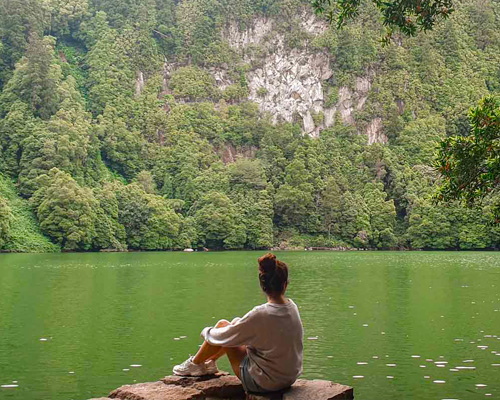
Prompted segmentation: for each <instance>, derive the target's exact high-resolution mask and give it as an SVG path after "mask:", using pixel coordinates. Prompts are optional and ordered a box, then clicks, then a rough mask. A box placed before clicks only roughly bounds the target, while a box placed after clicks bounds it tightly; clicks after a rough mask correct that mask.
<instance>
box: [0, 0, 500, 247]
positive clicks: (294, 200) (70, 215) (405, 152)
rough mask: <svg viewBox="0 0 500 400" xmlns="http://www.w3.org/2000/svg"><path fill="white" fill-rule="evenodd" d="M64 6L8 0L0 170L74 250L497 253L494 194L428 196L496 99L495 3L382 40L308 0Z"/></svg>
mask: <svg viewBox="0 0 500 400" xmlns="http://www.w3.org/2000/svg"><path fill="white" fill-rule="evenodd" d="M63 3H64V4H63V5H61V3H60V2H59V1H58V2H57V3H56V2H55V1H48V2H40V1H38V0H33V1H31V2H28V3H22V5H20V4H17V2H13V1H8V0H0V10H1V12H0V37H1V43H2V45H1V47H0V85H1V88H2V93H1V95H0V118H1V119H0V145H1V147H0V151H1V163H0V172H1V173H2V174H4V176H7V177H10V178H12V179H15V180H16V181H17V182H18V185H17V188H16V190H17V192H18V195H19V196H20V197H22V198H23V199H30V205H31V206H32V207H33V210H34V212H35V215H36V220H37V222H38V225H39V228H40V230H41V231H42V232H43V233H44V234H45V235H47V236H48V237H50V238H51V240H52V241H53V242H54V243H56V244H57V245H58V246H61V247H62V248H63V249H65V250H100V249H118V250H124V249H127V248H128V249H146V250H162V249H180V248H185V247H201V246H205V247H209V248H217V249H220V248H225V249H239V248H250V249H254V248H269V247H272V246H282V247H304V246H321V247H323V246H326V247H334V246H347V247H359V248H375V249H387V248H403V249H483V248H497V247H498V245H499V240H500V236H499V231H498V229H497V228H496V227H492V226H490V225H489V224H490V221H491V205H492V204H494V203H495V202H496V201H497V196H496V195H493V196H490V198H488V199H487V200H486V202H485V203H484V204H483V205H482V208H477V209H466V208H464V207H463V206H462V205H460V204H455V203H454V204H448V205H443V204H440V205H436V204H434V203H433V202H432V201H431V199H430V195H431V194H432V193H433V192H434V190H435V185H436V180H437V179H438V177H437V174H436V172H435V170H434V168H433V162H434V153H435V149H436V146H437V143H438V142H439V141H440V140H441V139H443V138H444V137H446V136H447V135H451V134H463V133H465V132H467V131H468V129H469V124H468V110H469V107H471V106H474V105H476V104H477V102H478V101H479V100H480V99H481V98H482V97H484V96H485V95H488V94H491V93H500V68H499V65H500V28H499V26H500V23H499V22H500V7H499V4H498V2H495V1H492V0H466V1H457V2H456V10H455V11H454V12H453V13H452V14H451V16H450V18H449V19H448V20H446V21H444V22H442V23H441V24H439V25H438V26H436V27H435V29H434V30H433V31H431V32H428V33H420V34H419V35H418V36H417V37H414V38H407V37H403V36H401V35H394V36H393V39H392V41H391V43H390V44H389V45H388V46H382V44H381V41H380V39H381V37H382V35H383V34H384V30H383V27H382V25H381V23H380V18H379V15H378V13H377V10H376V9H375V7H374V6H373V5H372V4H371V3H366V4H363V7H362V9H361V13H360V15H359V16H358V17H357V18H356V20H355V21H352V22H350V23H349V24H348V25H347V26H346V27H345V28H344V29H342V30H336V29H335V28H334V27H331V26H329V25H328V24H327V23H326V22H325V21H324V20H322V19H321V18H320V17H317V16H314V15H313V14H312V12H311V10H310V7H309V3H308V2H301V1H299V0H280V1H249V0H186V1H183V2H180V3H177V2H175V1H173V0H169V1H160V0H158V1H156V2H155V1H153V0H144V1H139V2H135V3H129V2H123V1H121V0H119V1H116V0H114V1H111V0H100V1H96V0H65V1H64V2H63ZM39 10H41V12H39ZM2 196H3V197H6V196H5V195H4V194H3V193H2ZM15 201H25V200H16V199H13V198H12V196H10V197H9V196H7V197H6V199H4V201H3V203H5V204H7V205H8V206H10V208H11V209H14V207H13V204H14V203H13V202H15ZM1 204H2V203H1V198H0V205H1ZM19 204H20V203H19ZM23 204H24V203H23ZM7 214H8V213H2V212H1V211H0V229H3V231H5V235H7V234H8V232H7V231H8V230H12V229H14V228H13V224H12V223H10V224H8V223H2V221H6V220H7V218H8V217H7ZM26 223H27V222H26ZM24 224H25V223H24V222H22V223H20V225H21V226H23V225H24ZM1 227H5V228H1ZM1 232H2V231H1V230H0V234H2V233H1ZM10 237H13V235H12V232H11V233H10ZM1 243H2V242H0V246H1ZM16 243H17V242H14V241H12V240H10V242H9V239H7V240H4V242H3V246H4V247H6V248H8V249H13V248H16V246H18V244H16ZM18 250H20V251H22V250H23V248H21V247H19V248H18Z"/></svg>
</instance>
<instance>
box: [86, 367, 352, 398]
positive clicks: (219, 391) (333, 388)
mask: <svg viewBox="0 0 500 400" xmlns="http://www.w3.org/2000/svg"><path fill="white" fill-rule="evenodd" d="M353 398H354V393H353V389H352V388H351V387H349V386H345V385H340V384H337V383H333V382H330V381H323V380H317V379H315V380H311V381H309V380H305V379H299V380H298V381H297V382H295V384H294V385H293V386H292V387H291V388H290V389H288V390H285V391H281V392H275V393H270V394H265V395H262V394H260V395H254V394H248V393H245V392H244V390H243V387H242V386H241V383H240V381H239V379H238V378H237V377H235V376H231V375H229V374H227V373H225V372H220V373H218V374H217V375H210V376H203V377H179V376H167V377H165V378H163V379H162V380H160V381H158V382H148V383H137V384H134V385H124V386H122V387H120V388H118V389H116V390H114V391H112V392H111V393H110V394H109V396H108V397H100V398H96V399H91V400H109V399H122V400H194V399H197V400H215V399H221V400H222V399H224V400H232V399H235V400H236V399H246V400H334V399H335V400H341V399H343V400H349V399H353Z"/></svg>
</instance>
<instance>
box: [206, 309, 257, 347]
mask: <svg viewBox="0 0 500 400" xmlns="http://www.w3.org/2000/svg"><path fill="white" fill-rule="evenodd" d="M258 325H259V316H258V311H256V309H255V308H254V309H253V310H251V311H250V312H248V313H247V314H246V315H245V316H243V317H242V318H235V319H234V320H233V321H232V322H231V324H230V325H227V326H224V327H222V328H214V327H206V328H205V329H203V331H201V336H202V337H203V338H204V339H205V340H206V341H207V342H208V343H210V344H211V345H214V346H221V347H237V346H242V345H249V344H251V343H252V340H253V338H254V337H255V333H256V331H257V328H258Z"/></svg>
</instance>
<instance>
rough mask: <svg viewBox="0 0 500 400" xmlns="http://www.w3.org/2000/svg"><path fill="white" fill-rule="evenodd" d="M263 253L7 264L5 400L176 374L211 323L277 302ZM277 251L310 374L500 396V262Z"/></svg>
mask: <svg viewBox="0 0 500 400" xmlns="http://www.w3.org/2000/svg"><path fill="white" fill-rule="evenodd" d="M262 253H263V252H243V251H242V252H220V253H218V252H213V253H211V252H209V253H170V252H158V253H83V254H76V253H75V254H1V255H0V385H17V387H4V388H0V399H2V400H3V399H16V400H46V399H47V400H48V399H50V400H69V399H74V400H85V399H88V398H91V397H99V396H102V395H105V394H107V393H108V391H110V390H112V389H114V388H116V387H118V386H120V385H123V384H126V383H133V382H146V381H153V380H157V379H159V378H161V377H163V376H165V375H169V374H171V370H172V366H173V365H175V364H177V363H179V362H181V361H183V360H184V359H185V358H186V357H187V356H188V354H189V353H191V354H194V353H195V352H196V349H197V346H198V345H199V344H200V341H201V339H200V336H199V334H200V331H201V329H202V328H203V327H205V326H210V325H213V324H214V323H215V322H216V321H217V320H218V319H221V318H226V319H231V318H233V317H235V316H242V315H243V314H245V313H246V312H247V311H248V310H250V309H251V308H252V307H253V306H255V305H257V304H260V303H262V302H264V301H265V299H264V297H263V295H262V294H261V292H260V288H259V284H258V279H257V263H256V259H257V257H258V256H259V255H261V254H262ZM277 255H278V258H280V259H282V260H283V261H285V262H287V263H288V265H289V267H290V274H291V276H290V281H291V282H290V285H289V291H288V295H289V297H291V298H292V299H293V300H294V301H295V302H296V303H297V304H298V305H299V307H300V312H301V315H302V319H303V323H304V330H305V340H304V345H305V348H304V373H303V377H305V378H310V379H314V378H321V379H329V380H333V381H336V382H340V383H343V384H348V385H352V386H354V388H355V396H356V399H359V400H368V399H373V400H381V399H384V400H387V399H398V400H399V399H425V400H431V399H438V400H439V399H473V398H485V397H486V398H496V399H498V398H500V311H499V310H500V253H488V252H346V253H337V252H278V253H277ZM132 365H140V366H135V367H133V366H132ZM219 368H221V369H225V370H230V367H229V363H228V362H227V361H226V360H224V361H222V360H221V362H219ZM478 385H479V386H478ZM482 385H486V386H482Z"/></svg>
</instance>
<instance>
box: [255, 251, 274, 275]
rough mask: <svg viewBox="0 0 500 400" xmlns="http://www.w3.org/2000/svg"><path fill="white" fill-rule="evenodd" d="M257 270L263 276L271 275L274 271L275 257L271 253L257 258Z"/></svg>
mask: <svg viewBox="0 0 500 400" xmlns="http://www.w3.org/2000/svg"><path fill="white" fill-rule="evenodd" d="M259 270H260V272H261V273H264V274H272V273H274V272H275V271H276V256H275V255H274V254H272V253H267V254H265V255H263V256H262V257H259Z"/></svg>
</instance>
